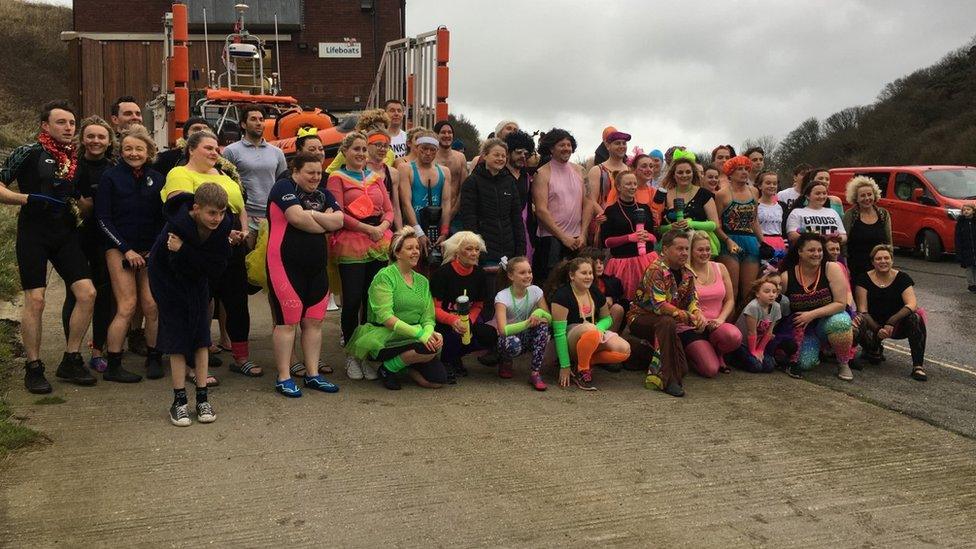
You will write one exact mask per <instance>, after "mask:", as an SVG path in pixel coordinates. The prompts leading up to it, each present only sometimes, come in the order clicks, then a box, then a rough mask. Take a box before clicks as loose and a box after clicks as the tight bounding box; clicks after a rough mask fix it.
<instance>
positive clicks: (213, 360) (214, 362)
mask: <svg viewBox="0 0 976 549" xmlns="http://www.w3.org/2000/svg"><path fill="white" fill-rule="evenodd" d="M223 364H224V361H223V360H220V358H219V357H216V356H214V355H210V358H208V359H207V367H208V368H211V369H213V368H220V367H221V366H223ZM160 377H162V376H160ZM149 379H154V378H149Z"/></svg>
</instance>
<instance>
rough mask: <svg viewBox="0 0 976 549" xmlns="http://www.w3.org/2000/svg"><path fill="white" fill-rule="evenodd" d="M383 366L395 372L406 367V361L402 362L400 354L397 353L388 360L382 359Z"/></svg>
mask: <svg viewBox="0 0 976 549" xmlns="http://www.w3.org/2000/svg"><path fill="white" fill-rule="evenodd" d="M383 367H384V368H386V369H387V370H389V371H391V372H393V373H394V374H395V373H397V372H399V371H400V370H402V369H404V368H406V367H407V363H406V362H404V361H403V359H402V358H400V355H397V356H395V357H393V358H391V359H390V360H384V361H383Z"/></svg>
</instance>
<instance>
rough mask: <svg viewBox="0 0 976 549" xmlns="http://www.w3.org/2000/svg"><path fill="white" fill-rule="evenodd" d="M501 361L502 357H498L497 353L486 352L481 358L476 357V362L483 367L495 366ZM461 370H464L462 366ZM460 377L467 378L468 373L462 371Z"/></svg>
mask: <svg viewBox="0 0 976 549" xmlns="http://www.w3.org/2000/svg"><path fill="white" fill-rule="evenodd" d="M501 361H502V357H500V356H498V352H497V351H488V352H487V353H485V354H483V355H481V356H479V357H478V362H480V363H481V364H483V365H484V366H495V365H497V364H498V363H499V362H501ZM458 362H460V361H458ZM461 369H462V370H463V369H464V366H462V367H461ZM461 375H463V376H467V375H468V371H467V370H464V373H463V374H461Z"/></svg>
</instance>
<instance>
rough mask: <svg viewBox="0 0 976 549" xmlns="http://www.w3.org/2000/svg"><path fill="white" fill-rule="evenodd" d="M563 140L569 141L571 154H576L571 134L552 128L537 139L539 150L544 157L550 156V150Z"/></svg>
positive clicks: (573, 138) (574, 139)
mask: <svg viewBox="0 0 976 549" xmlns="http://www.w3.org/2000/svg"><path fill="white" fill-rule="evenodd" d="M563 139H569V142H570V143H571V144H572V145H573V152H576V138H575V137H573V134H571V133H569V132H568V131H566V130H564V129H561V128H553V129H551V130H549V131H547V132H546V133H544V134H543V135H542V137H541V138H539V150H540V151H542V152H543V153H545V154H546V155H551V154H552V148H553V147H555V146H556V143H559V142H560V141H562V140H563Z"/></svg>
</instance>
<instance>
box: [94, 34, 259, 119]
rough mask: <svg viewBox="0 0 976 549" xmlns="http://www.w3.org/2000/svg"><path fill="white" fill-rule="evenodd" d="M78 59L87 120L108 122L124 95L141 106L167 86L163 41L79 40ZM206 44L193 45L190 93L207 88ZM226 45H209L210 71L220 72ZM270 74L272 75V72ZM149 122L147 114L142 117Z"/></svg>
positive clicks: (191, 47)
mask: <svg viewBox="0 0 976 549" xmlns="http://www.w3.org/2000/svg"><path fill="white" fill-rule="evenodd" d="M79 42H80V44H79V45H78V47H79V49H80V55H79V56H78V57H79V59H78V63H79V65H80V66H79V67H78V68H77V70H78V74H79V75H80V82H78V88H79V93H78V95H77V100H78V103H79V107H80V108H81V110H82V113H83V114H84V116H88V115H92V114H97V115H100V116H102V117H104V118H105V119H106V120H108V117H109V114H110V112H111V107H112V103H113V102H114V101H115V99H116V98H118V97H119V96H122V95H131V96H133V97H135V98H136V100H137V101H138V102H139V104H140V105H143V108H145V104H146V103H147V102H148V101H149V100H151V99H152V98H153V97H155V96H156V94H157V93H158V92H157V91H153V90H154V87H160V88H157V89H161V87H162V86H163V85H164V84H163V83H162V82H161V80H162V61H163V43H162V41H152V42H149V41H125V40H119V41H115V40H111V41H102V40H91V39H87V38H80V39H79ZM203 44H204V43H203V42H196V43H193V42H191V43H190V71H191V76H190V78H191V79H192V78H193V74H192V73H193V71H194V70H196V71H197V72H198V75H199V79H198V80H197V81H192V80H191V82H190V89H200V88H204V87H205V86H206V83H207V81H206V67H207V63H206V52H205V51H204V48H203ZM223 46H224V43H223V41H220V42H215V41H211V42H210V67H211V68H213V69H215V70H217V71H220V70H221V69H222V68H223V65H222V64H221V62H220V53H221V50H223ZM269 73H270V71H269ZM143 116H144V118H148V114H147V113H143Z"/></svg>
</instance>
